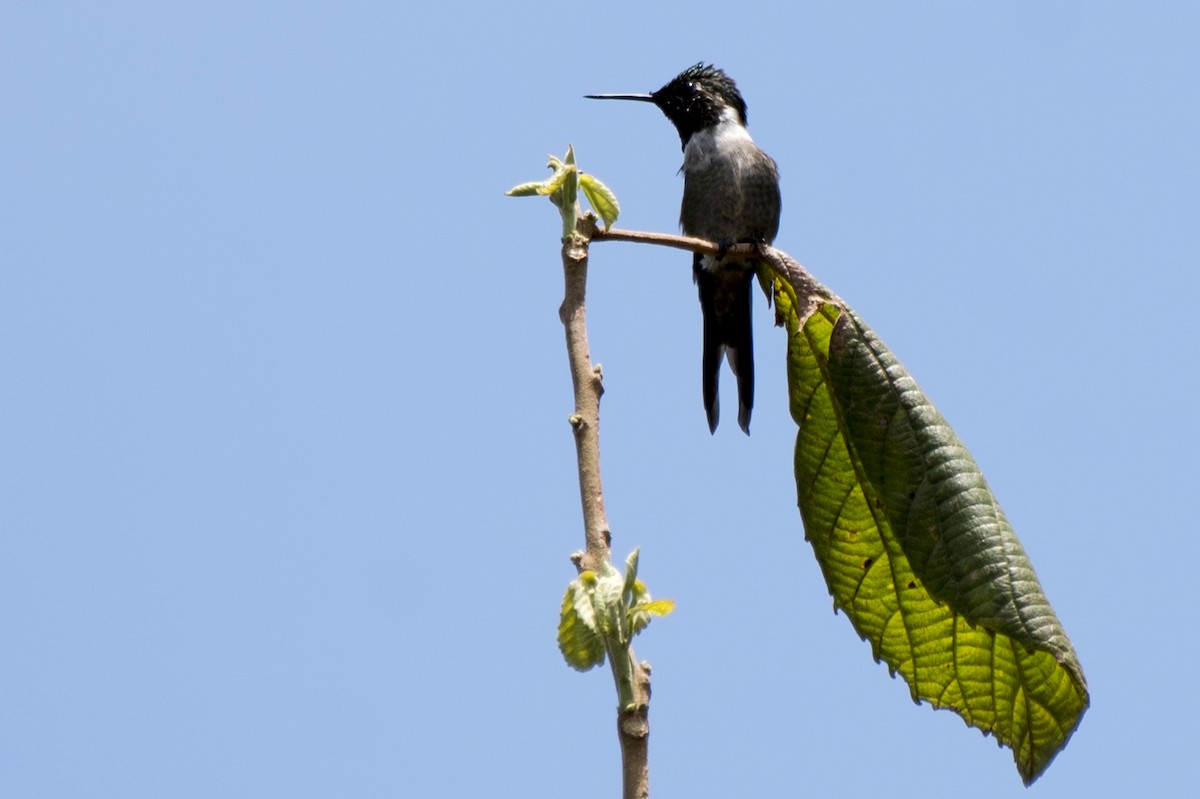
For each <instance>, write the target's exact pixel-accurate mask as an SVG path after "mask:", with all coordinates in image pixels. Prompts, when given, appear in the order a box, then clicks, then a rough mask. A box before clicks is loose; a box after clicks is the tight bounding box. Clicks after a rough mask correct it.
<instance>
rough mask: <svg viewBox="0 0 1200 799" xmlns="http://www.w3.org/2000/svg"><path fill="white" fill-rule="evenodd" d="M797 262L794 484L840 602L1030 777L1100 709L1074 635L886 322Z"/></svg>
mask: <svg viewBox="0 0 1200 799" xmlns="http://www.w3.org/2000/svg"><path fill="white" fill-rule="evenodd" d="M790 265H791V266H793V267H795V269H793V270H792V271H793V274H792V279H791V282H790V288H791V289H792V290H790V291H789V290H786V288H783V287H781V290H780V291H779V292H777V293H776V300H777V311H778V313H779V318H780V320H781V321H782V322H785V323H786V324H787V328H788V334H789V335H788V384H789V390H790V392H791V410H792V416H793V418H794V419H795V420H796V423H797V424H798V425H799V427H800V431H799V434H798V436H797V439H796V485H797V490H798V494H799V504H800V512H801V516H802V517H803V520H804V529H805V536H806V538H808V540H809V541H810V542H811V543H812V545H813V549H814V550H815V551H816V555H817V560H818V562H819V563H820V566H821V570H822V571H823V572H824V574H825V579H826V581H827V582H828V585H829V591H830V593H831V594H832V595H833V598H834V604H835V607H837V608H840V609H842V610H844V611H845V612H846V615H847V616H848V617H849V618H850V621H851V623H852V624H853V625H854V628H855V630H857V631H858V633H859V635H861V636H862V637H863V638H864V639H866V640H868V641H870V643H871V648H872V651H873V653H874V655H875V658H876V660H882V661H884V662H885V663H886V664H887V665H888V668H889V669H890V670H891V671H892V673H893V674H896V673H898V674H900V675H901V676H902V677H903V678H904V679H905V681H906V682H907V683H908V685H909V687H910V689H911V692H912V697H913V699H914V701H917V702H920V701H921V700H924V701H927V702H929V703H930V704H932V705H933V706H934V707H939V708H949V709H952V710H954V711H955V712H957V713H958V714H959V715H961V716H962V717H963V719H965V720H966V722H967V723H968V724H970V725H972V726H974V727H978V728H979V729H981V730H983V731H984V732H985V733H987V734H991V735H994V736H995V737H996V739H997V740H998V741H999V742H1000V743H1002V744H1004V745H1006V746H1009V747H1010V748H1012V750H1013V755H1014V758H1015V760H1016V764H1017V769H1018V771H1019V772H1020V774H1021V778H1022V779H1023V780H1024V781H1025V783H1026V784H1029V783H1031V782H1033V780H1035V779H1037V777H1038V775H1040V774H1041V773H1042V771H1044V770H1045V768H1046V767H1047V766H1048V765H1049V764H1050V761H1051V760H1052V759H1053V758H1054V756H1055V755H1056V754H1057V753H1058V752H1059V751H1060V750H1061V749H1062V748H1063V746H1065V745H1066V742H1067V739H1068V738H1069V737H1070V736H1071V733H1072V732H1073V731H1074V730H1075V728H1076V727H1077V726H1078V724H1079V721H1080V719H1081V718H1082V716H1083V713H1084V711H1085V710H1086V708H1087V706H1088V692H1087V684H1086V682H1085V680H1084V677H1083V671H1082V669H1081V667H1080V665H1079V661H1078V659H1077V657H1076V655H1075V651H1074V649H1073V648H1072V647H1071V642H1070V641H1069V640H1068V639H1067V635H1066V633H1065V632H1064V631H1063V629H1062V627H1061V625H1060V624H1059V622H1058V619H1057V618H1056V617H1055V615H1054V611H1053V610H1052V609H1051V607H1050V605H1049V603H1048V602H1047V601H1046V598H1045V596H1044V595H1043V593H1042V588H1041V585H1040V584H1039V583H1038V579H1037V576H1036V575H1035V574H1034V571H1033V567H1032V565H1031V564H1030V562H1029V559H1028V557H1027V556H1026V555H1025V552H1024V550H1023V549H1022V548H1021V544H1020V542H1019V541H1018V540H1017V537H1016V534H1015V533H1014V532H1013V530H1012V528H1011V526H1010V525H1009V523H1008V520H1007V519H1006V518H1005V516H1004V513H1003V511H1001V509H1000V506H999V504H998V503H997V501H996V499H995V497H994V496H993V494H992V492H991V489H990V488H989V487H988V485H987V482H986V481H985V480H984V478H983V474H982V473H981V472H980V470H979V467H978V466H977V465H976V464H975V461H974V459H973V458H972V457H971V454H970V453H969V452H967V450H966V448H965V447H964V446H963V445H962V443H961V442H960V441H959V440H958V438H957V437H956V436H955V434H954V431H952V430H951V429H950V426H949V425H948V424H947V423H946V421H945V419H943V418H942V415H941V414H940V413H938V411H937V409H936V408H934V407H933V405H932V404H931V403H930V402H929V400H928V399H926V397H925V395H924V394H923V393H922V392H921V390H920V389H919V388H918V387H917V384H916V383H915V382H914V381H913V379H912V378H911V377H910V376H909V375H908V373H907V372H906V371H905V370H904V367H903V366H901V364H900V363H899V361H897V360H896V358H895V356H893V355H892V353H891V352H889V351H888V349H887V348H886V347H885V346H884V345H883V343H882V342H881V341H880V340H879V339H878V337H876V335H875V334H874V332H872V331H871V329H870V328H868V327H867V326H866V325H865V324H864V323H863V321H862V320H861V319H859V318H858V316H857V315H855V314H854V312H853V311H851V310H850V309H849V308H847V307H846V306H845V305H844V304H843V303H841V302H840V301H839V300H837V299H836V298H835V297H834V296H833V295H832V294H830V293H829V292H828V291H827V290H825V289H824V288H823V287H820V286H819V285H818V284H815V283H813V282H811V279H810V278H807V276H806V273H802V272H801V273H797V272H796V271H795V270H797V269H800V267H799V266H798V265H796V264H794V262H790ZM797 274H804V275H805V277H804V279H802V280H799V281H798V280H797V279H796V275H797Z"/></svg>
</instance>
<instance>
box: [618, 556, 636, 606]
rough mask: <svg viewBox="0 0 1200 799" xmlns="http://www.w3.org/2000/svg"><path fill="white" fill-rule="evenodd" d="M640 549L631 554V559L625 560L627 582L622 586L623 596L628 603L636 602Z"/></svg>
mask: <svg viewBox="0 0 1200 799" xmlns="http://www.w3.org/2000/svg"><path fill="white" fill-rule="evenodd" d="M638 552H639V550H638V549H636V548H635V549H634V550H633V551H632V552H630V553H629V557H627V558H625V582H624V584H623V585H622V586H621V596H622V598H623V599H624V600H625V602H627V603H632V602H633V601H634V592H635V590H636V584H637V581H638V578H637V570H638Z"/></svg>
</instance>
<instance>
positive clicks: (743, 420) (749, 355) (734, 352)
mask: <svg viewBox="0 0 1200 799" xmlns="http://www.w3.org/2000/svg"><path fill="white" fill-rule="evenodd" d="M753 282H754V273H753V272H749V271H748V272H746V275H745V279H743V280H742V282H741V283H739V284H738V288H737V298H736V299H735V300H734V314H733V316H732V317H731V318H730V319H729V320H728V321H729V323H730V324H729V327H728V329H727V330H726V333H727V334H728V337H727V343H726V352H727V354H728V355H729V366H730V368H732V369H733V373H734V374H735V375H737V385H738V427H740V428H742V432H744V433H745V434H746V435H750V412H751V411H752V410H754V326H753V325H752V324H751V316H750V314H751V310H752V309H753V307H754V302H753V297H752V296H751V294H752V292H753Z"/></svg>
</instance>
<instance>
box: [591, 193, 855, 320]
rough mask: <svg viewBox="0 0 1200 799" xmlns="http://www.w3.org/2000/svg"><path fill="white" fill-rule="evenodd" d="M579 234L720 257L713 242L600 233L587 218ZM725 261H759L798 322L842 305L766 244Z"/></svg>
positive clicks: (743, 247)
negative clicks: (789, 298) (821, 307)
mask: <svg viewBox="0 0 1200 799" xmlns="http://www.w3.org/2000/svg"><path fill="white" fill-rule="evenodd" d="M588 225H590V227H589V226H588ZM580 232H581V233H583V234H584V235H588V236H589V237H590V238H591V240H592V241H630V242H634V243H637V244H657V245H659V246H660V247H671V248H673V249H676V250H687V251H688V252H698V253H700V254H701V255H720V254H722V253H721V249H720V247H719V246H718V245H717V244H715V243H714V242H711V241H707V240H705V239H698V238H694V237H692V236H673V235H671V234H669V233H647V232H644V231H640V230H620V229H618V228H609V229H608V230H603V229H600V228H597V227H596V226H595V220H594V218H593V217H590V216H589V217H588V222H587V223H586V224H584V226H583V228H582V229H581V231H580ZM724 257H725V258H726V259H729V260H749V259H760V263H764V264H765V265H766V266H767V267H768V269H769V270H770V271H771V272H772V273H773V274H774V275H775V276H776V277H779V278H781V279H782V280H784V281H785V282H786V283H788V284H789V285H790V286H791V287H792V290H793V291H794V292H795V293H796V297H797V299H798V303H797V310H798V311H800V318H801V319H807V318H808V314H809V312H810V311H811V310H812V309H813V308H815V307H816V305H817V303H819V302H821V301H823V300H833V301H834V302H837V303H839V304H841V305H844V304H845V303H843V302H842V301H841V299H840V298H838V297H837V296H836V295H835V294H834V293H833V292H831V291H830V290H829V289H827V288H825V287H824V286H823V285H821V284H820V283H819V282H817V279H816V278H814V277H813V276H812V274H810V273H809V271H808V270H807V269H805V268H804V267H803V266H802V265H801V264H800V263H799V262H798V261H796V260H795V259H794V258H792V256H790V255H788V254H787V253H786V252H784V251H783V250H777V249H775V248H774V247H771V246H768V245H766V244H735V245H733V246H732V247H728V248H726V250H725V252H724Z"/></svg>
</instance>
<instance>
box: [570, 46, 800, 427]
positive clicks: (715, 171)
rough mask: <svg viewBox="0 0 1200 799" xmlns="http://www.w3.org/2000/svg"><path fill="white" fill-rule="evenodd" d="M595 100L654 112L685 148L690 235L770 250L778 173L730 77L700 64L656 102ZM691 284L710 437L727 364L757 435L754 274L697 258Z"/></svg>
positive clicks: (744, 423) (743, 423) (683, 219)
mask: <svg viewBox="0 0 1200 799" xmlns="http://www.w3.org/2000/svg"><path fill="white" fill-rule="evenodd" d="M585 96H586V97H587V98H588V99H592V100H636V101H639V102H646V103H654V105H656V106H658V108H659V110H660V111H662V112H663V114H665V115H666V117H667V119H669V120H671V122H672V124H674V125H675V129H676V130H677V131H678V132H679V138H680V141H681V142H682V145H683V166H682V167H680V170H679V171H680V172H682V173H683V206H682V208H681V210H680V212H679V224H680V227H681V228H682V229H683V232H684V234H685V235H688V236H695V237H697V238H702V239H708V240H709V241H712V242H715V243H716V244H717V245H718V246H719V247H720V248H721V249H722V251H724V249H725V248H726V247H728V246H730V245H732V244H737V243H740V242H756V243H762V244H771V243H772V242H773V241H774V240H775V234H776V233H778V232H779V210H780V197H779V168H778V167H777V166H776V165H775V161H774V160H773V159H772V158H771V156H769V155H767V154H766V153H765V152H763V151H762V149H760V148H759V146H758V145H757V144H755V143H754V140H753V139H752V138H750V133H749V132H748V131H747V130H746V101H745V100H743V99H742V95H741V92H739V91H738V88H737V84H735V83H734V81H733V78H731V77H729V76H728V75H726V74H725V72H724V71H723V70H720V69H717V68H716V67H714V66H711V65H706V64H704V63H703V62H701V63H699V64H696V65H695V66H694V67H689V68H688V69H685V70H684V71H683V72H681V73H679V75H678V76H676V77H675V78H674V79H673V80H671V81H670V82H669V83H667V84H666V85H665V86H663V87H662V88H661V89H659V90H658V91H655V92H650V93H649V94H589V95H585ZM692 278H693V280H694V281H695V283H696V286H697V287H698V289H699V293H700V313H701V316H702V317H703V320H704V344H703V355H702V359H701V373H702V380H701V383H702V390H703V396H704V409H705V413H706V414H707V416H708V429H709V432H710V433H715V432H716V431H717V422H718V421H719V419H720V415H721V406H720V400H719V397H718V392H717V385H718V379H719V377H720V372H721V362H722V361H723V360H724V359H725V358H726V357H728V359H729V366H730V369H732V371H733V374H734V376H735V377H736V378H737V385H738V425H739V426H740V427H741V428H742V430H743V431H744V432H745V433H746V435H750V412H751V410H752V409H753V408H754V340H753V332H752V328H751V324H750V320H751V307H752V305H751V299H752V289H751V284H752V282H753V280H754V265H753V263H752V262H749V261H730V262H726V261H725V260H724V259H723V257H722V255H720V254H719V255H717V256H711V255H703V256H702V255H700V254H699V253H696V254H694V255H693V257H692Z"/></svg>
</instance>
